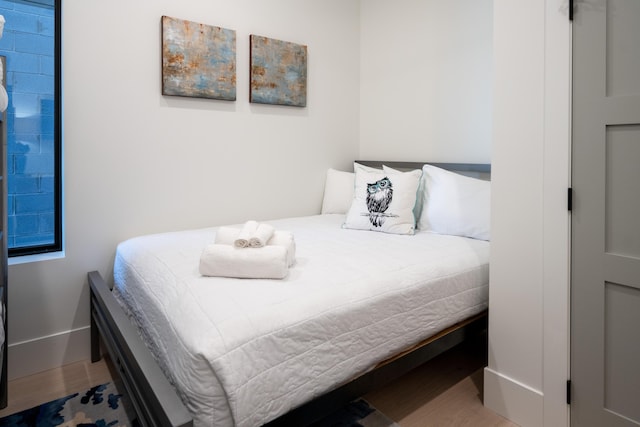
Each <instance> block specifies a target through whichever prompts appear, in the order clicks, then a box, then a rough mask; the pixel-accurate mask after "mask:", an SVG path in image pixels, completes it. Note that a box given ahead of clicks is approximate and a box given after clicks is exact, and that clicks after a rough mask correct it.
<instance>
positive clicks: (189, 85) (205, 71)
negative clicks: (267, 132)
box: [162, 16, 236, 101]
mask: <svg viewBox="0 0 640 427" xmlns="http://www.w3.org/2000/svg"><path fill="white" fill-rule="evenodd" d="M162 94H163V95H176V96H189V97H195V98H211V99H222V100H228V101H235V99H236V32H235V31H234V30H228V29H225V28H220V27H215V26H212V25H206V24H200V23H197V22H192V21H185V20H182V19H176V18H171V17H169V16H163V17H162Z"/></svg>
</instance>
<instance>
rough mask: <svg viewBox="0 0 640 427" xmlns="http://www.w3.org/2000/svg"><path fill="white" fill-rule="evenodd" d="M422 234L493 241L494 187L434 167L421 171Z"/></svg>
mask: <svg viewBox="0 0 640 427" xmlns="http://www.w3.org/2000/svg"><path fill="white" fill-rule="evenodd" d="M422 171H423V172H424V173H423V179H424V180H425V186H424V206H423V207H422V213H421V215H420V219H419V220H418V228H419V229H420V230H430V231H433V232H435V233H439V234H452V235H456V236H465V237H472V238H474V239H480V240H491V230H490V212H491V183H490V182H489V181H483V180H481V179H476V178H471V177H468V176H464V175H460V174H457V173H454V172H450V171H447V170H444V169H441V168H438V167H435V166H431V165H424V166H423V167H422Z"/></svg>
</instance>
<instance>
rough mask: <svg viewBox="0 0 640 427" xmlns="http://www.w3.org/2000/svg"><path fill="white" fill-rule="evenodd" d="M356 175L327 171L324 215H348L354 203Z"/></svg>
mask: <svg viewBox="0 0 640 427" xmlns="http://www.w3.org/2000/svg"><path fill="white" fill-rule="evenodd" d="M354 183H355V174H354V173H353V172H343V171H339V170H335V169H329V170H328V171H327V179H326V180H325V183H324V197H323V199H322V210H321V211H320V212H321V213H323V214H346V213H347V211H348V210H349V207H350V206H351V202H352V201H353V186H354Z"/></svg>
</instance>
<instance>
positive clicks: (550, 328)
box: [484, 0, 571, 427]
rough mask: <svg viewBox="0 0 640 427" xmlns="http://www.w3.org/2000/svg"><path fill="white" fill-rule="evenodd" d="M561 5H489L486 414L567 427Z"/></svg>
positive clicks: (566, 110) (566, 72)
mask: <svg viewBox="0 0 640 427" xmlns="http://www.w3.org/2000/svg"><path fill="white" fill-rule="evenodd" d="M565 3H566V2H565V1H562V0H546V1H545V2H540V1H537V0H517V1H516V0H495V1H494V5H493V10H494V20H493V21H494V51H493V52H494V70H495V74H494V111H493V114H494V116H493V119H494V120H493V123H494V138H493V151H492V187H491V192H492V204H491V209H492V216H491V237H492V240H491V286H490V291H489V366H488V367H487V369H485V375H484V380H485V383H484V399H485V400H484V401H485V405H486V406H487V407H489V408H491V409H493V410H495V411H496V412H498V413H500V414H502V415H504V416H505V417H507V418H509V419H511V420H513V421H514V422H516V423H518V424H519V425H522V426H542V425H545V426H554V427H555V426H562V425H568V416H569V410H568V406H567V405H566V395H565V390H566V388H565V386H566V380H567V379H568V377H569V370H568V357H569V324H568V317H569V300H568V295H569V222H570V217H569V213H568V211H567V188H568V187H569V186H570V184H569V182H570V172H569V164H570V100H571V99H570V89H571V85H570V81H571V80H570V78H571V51H570V40H571V28H570V24H569V21H568V18H567V8H566V5H565Z"/></svg>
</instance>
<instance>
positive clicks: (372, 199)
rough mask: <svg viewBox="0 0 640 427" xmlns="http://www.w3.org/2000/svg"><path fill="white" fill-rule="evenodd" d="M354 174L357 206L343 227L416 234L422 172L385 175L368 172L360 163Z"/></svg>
mask: <svg viewBox="0 0 640 427" xmlns="http://www.w3.org/2000/svg"><path fill="white" fill-rule="evenodd" d="M354 170H355V177H356V179H355V190H354V195H353V202H352V203H351V207H350V209H349V212H348V213H347V218H346V221H345V223H344V224H343V227H344V228H351V229H356V230H371V231H381V232H384V233H393V234H413V233H414V232H415V218H414V216H413V207H414V205H415V203H416V192H417V190H418V184H419V182H420V176H421V175H422V174H421V172H420V171H419V170H416V171H412V172H406V173H395V174H391V173H390V174H385V173H384V171H382V170H377V171H373V172H372V171H368V170H366V169H365V168H364V167H362V165H359V164H357V163H356V164H355V165H354ZM368 200H369V202H368Z"/></svg>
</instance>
